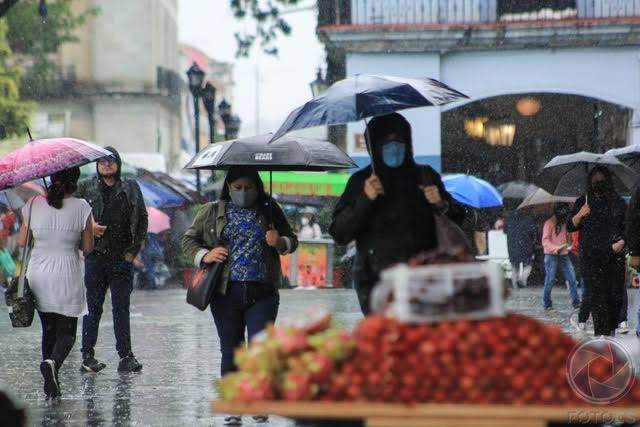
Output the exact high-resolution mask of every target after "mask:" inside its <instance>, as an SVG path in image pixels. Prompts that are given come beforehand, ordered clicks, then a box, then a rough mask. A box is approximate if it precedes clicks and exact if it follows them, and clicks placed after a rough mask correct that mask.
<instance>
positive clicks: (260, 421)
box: [253, 415, 269, 424]
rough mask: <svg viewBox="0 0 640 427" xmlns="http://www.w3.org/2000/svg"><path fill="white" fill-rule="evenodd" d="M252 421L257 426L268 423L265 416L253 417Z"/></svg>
mask: <svg viewBox="0 0 640 427" xmlns="http://www.w3.org/2000/svg"><path fill="white" fill-rule="evenodd" d="M253 421H255V422H256V423H258V424H263V423H266V422H267V421H269V417H268V416H266V415H254V416H253Z"/></svg>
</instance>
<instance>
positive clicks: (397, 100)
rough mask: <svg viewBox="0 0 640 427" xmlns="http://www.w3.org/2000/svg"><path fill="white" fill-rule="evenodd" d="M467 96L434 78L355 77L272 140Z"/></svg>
mask: <svg viewBox="0 0 640 427" xmlns="http://www.w3.org/2000/svg"><path fill="white" fill-rule="evenodd" d="M463 98H468V96H466V95H465V94H463V93H461V92H458V91H457V90H455V89H452V88H450V87H449V86H447V85H446V84H444V83H442V82H439V81H438V80H435V79H430V78H406V77H396V76H377V75H355V76H353V77H349V78H347V79H344V80H340V81H339V82H336V83H334V84H333V85H332V86H331V87H329V89H327V90H326V91H325V92H324V93H322V94H321V95H318V96H316V97H315V98H313V99H312V100H311V101H308V102H307V103H305V104H304V105H302V106H300V107H298V108H296V109H295V110H294V111H293V112H291V114H289V116H288V117H287V119H286V120H285V122H284V123H283V124H282V126H280V129H278V130H277V131H276V133H275V134H274V135H273V137H272V141H273V140H276V139H278V138H280V137H281V136H282V135H284V134H286V133H287V132H291V131H292V130H296V129H303V128H308V127H313V126H321V125H339V124H345V123H350V122H355V121H358V120H363V119H366V118H368V117H375V116H382V115H385V114H389V113H393V112H394V111H399V110H406V109H408V108H416V107H428V106H433V105H444V104H448V103H450V102H453V101H457V100H460V99H463Z"/></svg>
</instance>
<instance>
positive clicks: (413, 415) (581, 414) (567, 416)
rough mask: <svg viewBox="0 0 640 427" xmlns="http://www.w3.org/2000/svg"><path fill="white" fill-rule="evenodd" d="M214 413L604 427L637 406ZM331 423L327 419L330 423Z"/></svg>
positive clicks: (639, 413)
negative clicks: (595, 426)
mask: <svg viewBox="0 0 640 427" xmlns="http://www.w3.org/2000/svg"><path fill="white" fill-rule="evenodd" d="M212 410H213V412H214V413H225V414H238V415H241V414H273V415H278V416H282V417H286V418H292V419H296V420H301V421H310V420H313V421H322V420H327V422H326V423H327V424H330V423H334V424H335V425H344V424H345V422H349V421H360V422H362V424H363V425H365V426H367V427H418V426H420V427H429V426H447V427H471V426H473V427H483V426H487V427H502V426H504V427H507V426H508V427H512V426H518V427H544V426H547V425H548V423H567V424H569V423H572V424H573V423H575V424H584V423H603V422H606V421H611V420H621V421H624V420H628V421H633V420H638V419H640V407H635V408H612V407H595V408H594V407H579V406H576V407H566V406H540V405H536V406H534V405H531V406H507V405H490V406H488V405H456V404H419V405H412V406H408V405H403V404H393V403H371V402H281V401H257V402H250V403H239V402H234V403H230V402H221V401H219V402H214V403H213V405H212ZM329 420H330V421H329Z"/></svg>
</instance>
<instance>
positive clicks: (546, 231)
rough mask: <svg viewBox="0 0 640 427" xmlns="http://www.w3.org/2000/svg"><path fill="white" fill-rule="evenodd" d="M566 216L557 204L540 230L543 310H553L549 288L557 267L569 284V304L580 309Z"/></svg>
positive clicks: (563, 208) (564, 211)
mask: <svg viewBox="0 0 640 427" xmlns="http://www.w3.org/2000/svg"><path fill="white" fill-rule="evenodd" d="M568 215H569V209H568V207H567V206H565V205H564V204H560V203H558V204H556V205H555V206H554V209H553V215H551V217H550V218H549V219H548V220H547V221H546V222H545V223H544V226H543V228H542V247H543V249H544V271H545V278H544V294H543V303H544V309H545V310H551V309H553V303H552V302H551V287H552V286H553V280H554V279H555V277H556V270H557V269H558V267H559V268H560V271H561V272H562V275H563V276H564V278H565V280H566V281H567V282H569V292H570V294H571V304H572V305H573V308H580V298H579V297H578V283H577V280H576V273H575V270H574V269H573V264H572V263H571V259H569V250H570V249H571V243H570V241H569V236H568V234H567V217H568Z"/></svg>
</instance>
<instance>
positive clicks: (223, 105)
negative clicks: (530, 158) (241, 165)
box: [218, 99, 232, 141]
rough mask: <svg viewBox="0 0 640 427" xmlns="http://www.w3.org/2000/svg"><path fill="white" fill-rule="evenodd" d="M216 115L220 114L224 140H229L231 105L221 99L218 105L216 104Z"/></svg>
mask: <svg viewBox="0 0 640 427" xmlns="http://www.w3.org/2000/svg"><path fill="white" fill-rule="evenodd" d="M218 114H220V118H221V119H222V123H224V139H225V140H227V141H228V140H230V139H232V138H230V135H229V123H230V120H231V104H229V103H228V102H227V100H226V99H222V101H220V104H218Z"/></svg>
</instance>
